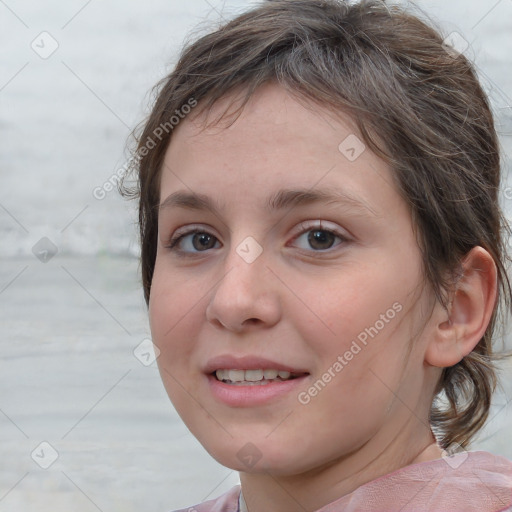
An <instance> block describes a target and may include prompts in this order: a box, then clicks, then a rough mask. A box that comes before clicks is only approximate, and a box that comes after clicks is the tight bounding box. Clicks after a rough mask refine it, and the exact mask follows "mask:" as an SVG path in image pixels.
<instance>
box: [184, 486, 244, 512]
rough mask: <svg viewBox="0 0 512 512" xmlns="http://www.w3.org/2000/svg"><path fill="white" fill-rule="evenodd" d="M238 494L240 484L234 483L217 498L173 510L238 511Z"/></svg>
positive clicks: (197, 511) (189, 511)
mask: <svg viewBox="0 0 512 512" xmlns="http://www.w3.org/2000/svg"><path fill="white" fill-rule="evenodd" d="M239 496H240V486H239V485H236V486H235V487H233V488H232V489H230V490H229V491H228V492H227V493H225V494H223V495H222V496H219V497H218V498H215V499H213V500H208V501H205V502H203V503H199V504H197V505H194V506H192V507H187V508H182V509H180V510H175V511H174V512H238V497H239Z"/></svg>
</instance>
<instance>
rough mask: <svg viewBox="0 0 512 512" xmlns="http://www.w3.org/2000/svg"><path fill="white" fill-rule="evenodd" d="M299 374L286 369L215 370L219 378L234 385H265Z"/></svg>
mask: <svg viewBox="0 0 512 512" xmlns="http://www.w3.org/2000/svg"><path fill="white" fill-rule="evenodd" d="M299 376H300V375H299V374H292V373H291V372H289V371H286V370H273V369H271V370H261V369H256V370H231V369H219V370H216V371H215V377H216V378H217V380H219V381H221V382H224V383H226V384H231V385H234V386H265V385H268V384H271V383H272V382H276V381H277V382H282V381H285V380H290V379H295V378H297V377H299Z"/></svg>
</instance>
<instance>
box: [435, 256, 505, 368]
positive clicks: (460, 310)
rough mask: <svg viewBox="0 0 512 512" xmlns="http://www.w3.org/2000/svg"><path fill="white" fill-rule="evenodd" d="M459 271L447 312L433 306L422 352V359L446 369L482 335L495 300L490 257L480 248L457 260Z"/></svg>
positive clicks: (492, 262)
mask: <svg viewBox="0 0 512 512" xmlns="http://www.w3.org/2000/svg"><path fill="white" fill-rule="evenodd" d="M461 267H462V269H461V270H462V274H461V277H460V278H459V279H458V281H457V283H456V285H455V287H454V290H453V291H452V292H451V301H450V304H449V308H448V311H446V309H444V308H443V307H442V306H441V304H437V305H436V310H435V314H434V315H433V317H432V320H434V321H435V322H436V323H435V325H434V327H433V335H432V337H431V339H430V340H429V343H428V346H427V350H426V353H425V362H426V363H428V364H430V365H431V366H437V367H440V368H446V367H449V366H453V365H455V364H457V363H458V362H459V361H460V360H461V359H462V358H463V357H465V356H466V355H468V354H469V353H470V352H471V351H472V350H473V349H474V348H475V346H476V345H477V344H478V342H479V341H480V339H481V338H482V336H483V335H484V333H485V331H486V329H487V326H488V325H489V322H490V320H491V317H492V313H493V311H494V307H495V304H496V299H497V292H498V289H497V272H496V264H495V262H494V259H493V258H492V256H491V255H490V254H489V252H488V251H486V250H485V249H484V248H482V247H474V248H473V249H471V251H469V253H468V254H467V255H466V256H465V257H464V259H463V260H462V262H461Z"/></svg>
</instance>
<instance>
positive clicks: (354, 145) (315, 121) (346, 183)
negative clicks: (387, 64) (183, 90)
mask: <svg viewBox="0 0 512 512" xmlns="http://www.w3.org/2000/svg"><path fill="white" fill-rule="evenodd" d="M239 98H240V96H238V97H233V96H227V97H225V98H222V99H221V100H219V101H218V102H217V103H215V104H214V105H213V108H212V109H211V111H209V112H207V111H205V110H198V111H197V112H195V113H194V114H192V115H191V116H189V117H187V118H185V119H184V120H183V121H181V123H180V124H179V126H178V127H177V129H176V130H175V131H174V132H173V136H172V139H171V143H170V145H169V147H168V150H167V153H166V156H165V162H164V166H163V169H162V176H161V201H164V200H165V198H166V197H167V196H168V195H169V194H171V193H173V192H175V191H176V190H178V189H179V190H182V191H183V190H185V191H187V189H188V192H193V193H197V194H203V195H205V194H208V195H211V196H213V197H214V198H215V199H216V201H215V202H216V203H217V204H222V202H223V198H224V197H229V201H232V200H237V201H239V202H245V203H248V202H249V199H250V198H252V197H256V196H258V195H259V196H260V199H261V201H260V202H261V204H262V205H263V206H265V207H267V206H268V200H267V198H268V197H271V196H272V192H274V193H277V191H278V190H281V189H290V188H292V187H293V188H295V189H303V190H310V191H312V190H317V189H322V190H323V191H326V190H329V189H331V190H332V191H333V192H334V190H335V189H336V192H339V191H340V190H341V191H342V193H344V194H345V196H346V197H347V198H354V197H359V198H360V199H361V200H362V201H363V202H366V204H367V205H368V204H369V203H370V202H371V201H370V200H371V199H372V197H371V196H372V195H374V194H376V195H377V196H378V195H382V184H383V183H386V184H390V183H391V181H392V179H391V175H390V169H389V168H388V166H387V164H385V163H384V162H383V161H382V160H381V159H379V158H378V157H377V156H376V155H375V154H373V153H372V152H371V151H369V150H368V149H367V148H365V146H364V143H363V141H362V137H361V136H360V134H359V132H358V131H357V128H356V125H355V122H354V121H353V120H352V119H351V118H350V117H349V116H347V115H345V116H344V115H342V114H340V113H337V114H336V116H334V115H332V114H331V113H329V112H328V111H327V110H321V109H320V108H319V107H318V106H316V105H313V104H304V102H299V101H297V99H296V98H295V97H292V96H291V95H290V94H289V93H288V92H287V91H286V90H284V89H283V88H282V87H279V86H277V85H274V84H272V85H266V86H263V87H261V88H260V89H259V90H257V91H256V92H255V94H254V95H253V96H252V97H251V99H250V100H249V102H248V103H247V104H246V105H245V106H244V108H243V109H242V110H241V113H240V115H239V117H237V118H236V119H235V118H233V117H232V116H231V117H230V116H229V112H232V111H233V109H234V108H235V109H236V107H237V106H239V105H240V103H238V99H239ZM198 108H200V106H199V107H198ZM230 109H231V110H230ZM226 111H227V112H228V116H224V117H222V115H223V114H225V113H226ZM219 118H220V121H218V122H217V120H218V119H219ZM212 121H215V122H212ZM370 181H373V182H374V183H373V189H375V190H374V191H373V193H372V190H365V189H366V188H367V185H369V184H370ZM375 185H377V188H376V187H375ZM378 187H380V188H381V190H378ZM370 188H372V187H370ZM263 191H264V192H265V193H263ZM263 198H265V200H267V201H266V203H265V204H264V203H263ZM353 204H354V203H353Z"/></svg>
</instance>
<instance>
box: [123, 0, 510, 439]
mask: <svg viewBox="0 0 512 512" xmlns="http://www.w3.org/2000/svg"><path fill="white" fill-rule="evenodd" d="M267 82H274V83H277V84H279V85H280V86H282V87H284V88H285V89H286V90H287V91H288V92H289V93H290V94H292V95H294V97H296V98H298V99H302V100H306V101H308V102H309V103H314V104H317V105H319V106H320V107H321V108H328V109H330V110H332V111H334V112H343V113H346V114H349V115H350V116H351V117H352V118H353V119H354V120H355V121H356V123H357V126H358V128H359V130H360V133H361V135H362V137H363V138H364V141H365V143H366V144H367V145H368V146H369V147H370V148H371V149H372V150H373V151H374V152H375V153H376V154H377V155H379V156H380V157H381V158H383V159H385V161H387V162H388V163H389V164H390V166H391V168H392V169H393V171H394V177H395V180H396V184H397V187H398V189H399V192H400V193H401V195H402V197H403V198H404V199H405V200H406V201H407V203H408V205H409V207H410V211H411V215H412V219H413V224H414V227H415V230H416V233H417V237H418V242H419V246H420V248H421V251H422V258H423V265H424V273H425V278H426V282H428V283H429V284H430V285H431V286H432V289H433V290H434V291H435V293H436V296H437V298H438V300H439V301H440V302H441V303H442V304H443V305H444V306H446V297H447V294H446V293H445V292H446V291H447V290H450V286H451V285H452V284H453V282H452V278H453V277H454V276H455V275H456V274H457V270H458V269H459V268H460V262H461V259H462V257H463V256H464V255H465V254H467V253H468V252H469V251H470V250H471V249H472V248H473V247H475V246H481V247H483V248H485V249H486V250H487V251H488V252H489V253H490V254H491V255H492V257H493V258H494V260H495V262H496V265H497V269H498V280H499V298H500V301H499V303H500V304H502V305H504V306H506V309H507V311H508V308H509V306H510V295H511V290H510V283H509V281H508V277H507V273H506V268H505V262H506V252H505V245H504V242H503V231H504V230H505V229H506V223H505V221H504V217H503V215H502V212H501V210H500V207H499V202H498V191H499V185H500V154H499V145H498V140H497V135H496V131H495V128H494V120H493V115H492V112H491V109H490V107H489V103H488V100H487V97H486V95H485V94H484V92H483V90H482V88H481V85H480V84H479V81H478V79H477V77H476V72H475V70H474V68H473V66H472V64H471V63H470V62H469V61H468V59H467V58H465V57H464V55H459V54H457V52H455V51H454V50H450V49H449V48H448V47H447V46H446V45H445V44H444V43H443V39H442V36H441V35H440V32H439V31H437V30H435V29H434V28H432V27H431V26H430V25H429V24H427V23H426V22H424V21H422V20H421V19H420V17H419V16H416V15H414V14H412V13H409V12H407V11H406V10H405V9H404V8H402V7H398V6H391V5H387V4H386V2H385V0H363V1H361V2H359V3H356V4H353V3H350V4H349V3H348V2H344V1H341V0H267V1H264V2H262V3H261V4H260V5H259V6H257V7H255V8H253V9H252V10H249V11H248V12H246V13H244V14H241V15H239V16H238V17H236V18H235V19H233V20H231V21H229V22H228V23H226V24H225V25H223V26H221V27H220V28H218V29H216V30H215V31H213V32H212V33H210V34H207V35H205V36H203V37H201V38H200V39H198V40H197V41H195V42H193V43H191V44H189V45H188V46H187V47H185V49H184V50H183V52H182V54H181V56H180V59H179V61H178V63H177V65H176V67H175V69H174V70H173V71H172V72H171V73H170V75H169V76H167V77H166V78H165V79H164V80H162V81H161V82H160V83H159V84H158V85H157V88H156V91H157V97H156V101H155V104H154V107H153V109H152V112H151V114H150V115H149V118H148V119H147V121H146V122H145V124H144V126H143V129H142V132H141V133H140V135H139V136H138V137H137V141H138V146H137V150H136V151H137V158H136V165H135V170H136V178H137V183H136V186H135V188H133V189H130V188H129V187H128V186H127V185H126V183H123V184H121V192H122V193H123V194H124V195H125V196H128V197H136V198H138V199H139V228H140V238H141V250H142V253H141V266H142V268H141V270H142V283H143V287H144V296H145V300H146V303H149V296H150V292H151V280H152V276H153V270H154V266H155V258H156V248H157V233H158V204H159V189H160V185H159V184H160V175H161V169H162V165H163V160H164V156H165V153H166V150H167V147H168V146H169V143H170V140H171V138H172V128H173V122H172V121H171V118H172V116H173V115H174V116H175V115H176V114H175V113H176V112H177V111H179V112H181V109H182V107H183V105H187V104H189V105H190V104H191V100H193V101H194V102H198V103H196V104H198V105H199V106H198V107H197V110H199V109H201V110H203V109H207V110H209V109H211V107H212V106H213V105H214V104H215V102H216V101H217V100H219V99H220V98H223V97H226V96H227V95H228V94H229V93H230V92H234V91H235V90H242V91H245V96H244V98H243V101H242V103H241V106H240V108H239V110H238V112H240V111H241V109H243V107H244V105H245V103H246V102H247V101H248V100H249V98H250V97H251V95H252V94H253V92H254V91H255V90H256V89H258V87H260V86H261V85H262V84H264V83H267ZM162 126H165V127H167V128H166V129H165V134H163V132H162V129H161V127H162ZM155 133H158V135H159V136H158V137H157V139H158V142H156V143H155V147H153V148H152V149H151V150H149V151H147V148H148V141H149V140H152V141H154V139H155ZM382 141H384V142H382ZM144 148H146V150H144ZM499 310H500V308H498V307H496V309H495V311H494V313H493V316H492V319H491V322H490V324H489V326H488V328H487V330H486V332H485V334H484V336H483V337H482V339H481V340H480V341H479V343H478V344H477V346H476V347H475V349H474V351H473V352H472V353H470V354H469V355H468V356H466V357H464V358H463V359H462V361H460V362H459V363H458V364H456V365H454V366H453V367H450V368H445V369H444V370H443V374H442V377H441V380H440V382H439V385H438V389H437V391H436V400H434V403H433V405H432V409H431V415H430V421H431V425H432V428H433V430H434V432H435V433H436V437H437V438H438V442H439V443H440V445H441V446H442V447H444V448H447V447H448V446H449V445H451V444H452V443H454V442H457V443H458V444H460V445H461V446H463V447H464V446H467V445H468V444H469V441H470V439H471V438H472V437H473V436H474V435H475V434H476V432H477V431H478V430H479V429H481V428H482V426H483V424H484V423H485V421H486V419H487V417H488V414H489V408H490V402H491V397H492V393H493V391H494V389H495V387H496V371H495V365H494V362H495V359H496V358H497V355H496V354H494V353H493V349H492V338H493V337H494V333H495V327H496V323H497V314H498V311H499ZM440 398H442V399H441V400H440Z"/></svg>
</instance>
